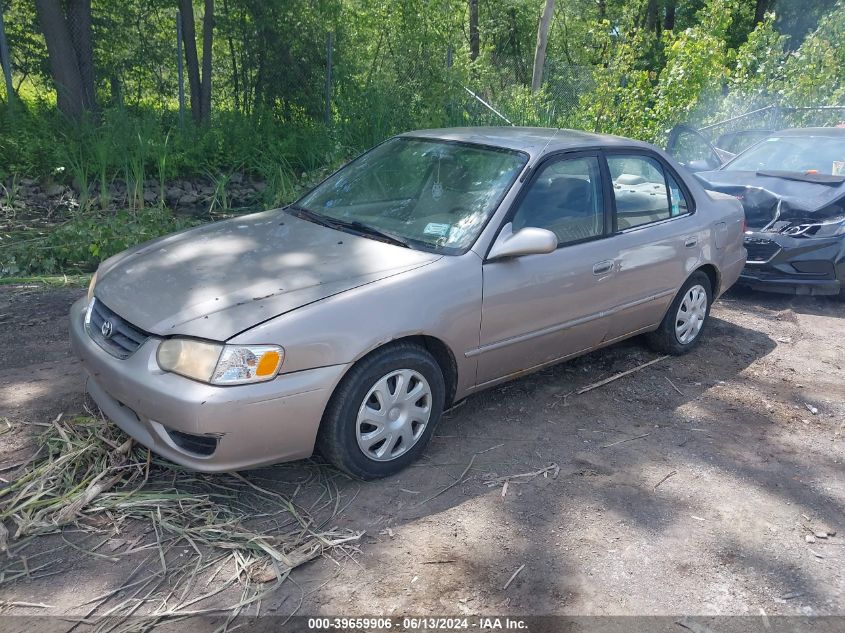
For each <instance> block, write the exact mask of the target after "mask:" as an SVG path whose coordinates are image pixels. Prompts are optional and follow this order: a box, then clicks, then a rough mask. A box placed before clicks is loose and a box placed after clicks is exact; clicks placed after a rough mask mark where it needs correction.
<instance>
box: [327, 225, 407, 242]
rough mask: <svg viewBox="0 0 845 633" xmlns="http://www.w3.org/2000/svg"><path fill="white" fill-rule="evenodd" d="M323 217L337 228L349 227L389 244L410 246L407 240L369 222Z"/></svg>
mask: <svg viewBox="0 0 845 633" xmlns="http://www.w3.org/2000/svg"><path fill="white" fill-rule="evenodd" d="M325 219H326V220H327V221H328V222H330V223H331V224H333V225H335V226H336V227H337V228H342V229H351V230H352V231H355V232H356V233H362V234H363V235H369V236H371V237H377V238H379V239H381V240H384V241H386V242H390V243H391V244H395V245H396V246H404V247H405V248H410V247H411V246H410V244H408V241H407V240H405V239H403V238H401V237H399V236H398V235H394V234H393V233H388V232H387V231H382V230H381V229H377V228H375V227H374V226H370V225H369V224H363V223H362V222H359V221H358V220H339V219H337V218H325Z"/></svg>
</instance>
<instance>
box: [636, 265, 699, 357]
mask: <svg viewBox="0 0 845 633" xmlns="http://www.w3.org/2000/svg"><path fill="white" fill-rule="evenodd" d="M696 285H698V286H701V287H702V288H704V291H705V293H706V294H707V309H706V311H705V316H704V319H703V322H702V325H701V329H700V330H699V331H698V334H696V335H695V337H694V338H693V339H692V340H690V341H687V342H681V341H680V340H679V339H678V335H677V334H676V332H675V324H676V319H677V316H678V309H679V308H680V306H681V302H682V301H683V300H684V297H685V296H686V294H687V293H688V292H689V291H690V289H691V288H692V287H693V286H696ZM712 303H713V289H712V288H711V285H710V277H708V276H707V275H706V274H705V273H703V272H701V271H696V272H694V273H693V274H692V275H690V276H689V279H687V280H686V282H685V283H684V285H683V286H681V289H680V290H679V291H678V294H677V295H675V298H674V300H673V301H672V304H671V305H670V306H669V309H668V310H667V311H666V316H664V317H663V321H662V322H661V323H660V327H658V328H657V329H656V330H655V331H654V332H649V333H648V334H646V337H645V339H646V342H647V343H648V346H649V347H651V348H652V349H653V350H654V351H656V352H661V353H663V354H672V355H673V356H680V355H681V354H686V353H687V352H688V351H690V350H691V349H693V348H694V347H695V346H696V345H698V342H699V341H700V340H701V336H702V334H703V333H704V330H705V329H707V322H708V321H709V318H710V306H711V305H712Z"/></svg>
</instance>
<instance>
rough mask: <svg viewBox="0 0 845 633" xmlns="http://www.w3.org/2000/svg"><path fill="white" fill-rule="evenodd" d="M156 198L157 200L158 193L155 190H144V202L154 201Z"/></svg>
mask: <svg viewBox="0 0 845 633" xmlns="http://www.w3.org/2000/svg"><path fill="white" fill-rule="evenodd" d="M156 200H158V194H157V193H156V192H155V191H153V190H151V189H147V190H146V191H145V192H144V202H155V201H156Z"/></svg>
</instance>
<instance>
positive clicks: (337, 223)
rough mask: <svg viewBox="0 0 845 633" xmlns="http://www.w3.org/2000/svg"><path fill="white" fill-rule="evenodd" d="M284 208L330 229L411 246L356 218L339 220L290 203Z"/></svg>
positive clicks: (391, 234) (406, 246)
mask: <svg viewBox="0 0 845 633" xmlns="http://www.w3.org/2000/svg"><path fill="white" fill-rule="evenodd" d="M286 209H290V210H292V211H294V212H295V213H296V214H298V215H302V216H305V218H306V219H308V220H311V221H312V222H314V223H315V224H320V225H322V226H327V227H329V228H331V229H339V230H345V231H347V232H348V231H353V232H355V233H361V234H362V235H369V236H371V237H376V238H378V239H380V240H382V241H385V242H389V243H391V244H394V245H396V246H402V247H404V248H411V245H410V244H409V243H408V241H407V240H405V239H403V238H401V237H399V236H398V235H394V234H393V233H388V232H387V231H382V230H381V229H377V228H375V227H373V226H370V225H369V224H363V223H362V222H359V221H358V220H340V219H338V218H333V217H329V216H327V215H323V214H321V213H316V212H314V211H311V210H310V209H306V208H305V207H301V206H299V205H297V204H291V205H289V206H288V207H286Z"/></svg>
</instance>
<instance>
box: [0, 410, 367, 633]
mask: <svg viewBox="0 0 845 633" xmlns="http://www.w3.org/2000/svg"><path fill="white" fill-rule="evenodd" d="M44 426H45V427H47V428H46V429H45V431H44V433H43V434H42V435H41V436H40V438H39V448H38V451H37V452H36V454H35V455H34V457H33V458H32V459H31V460H30V461H29V462H28V464H27V465H26V466H24V467H23V468H22V469H21V470H20V471H19V472H18V473H17V476H16V478H15V479H13V480H12V481H10V482H9V483H8V484H7V485H6V486H5V487H3V488H0V552H4V553H3V554H0V557H3V558H5V560H4V561H3V565H2V568H0V587H1V586H3V585H5V584H7V583H12V582H14V581H16V580H18V579H38V578H43V577H46V576H50V575H54V574H60V573H63V572H64V571H66V570H67V568H68V565H67V564H64V567H63V563H66V562H68V559H67V558H65V557H67V556H70V561H72V560H73V558H74V557H78V556H79V555H80V554H82V555H85V556H93V557H95V558H101V559H106V560H112V561H114V562H116V563H117V562H121V563H122V566H123V567H125V568H126V569H127V570H131V572H130V573H129V574H128V575H127V576H126V577H125V578H124V579H123V582H122V583H121V584H120V586H118V587H115V588H114V590H112V591H109V592H108V593H106V594H103V595H101V596H98V597H97V598H95V599H93V600H89V601H87V602H86V603H84V604H82V605H79V608H80V611H81V612H82V614H83V616H85V617H86V618H87V617H92V616H93V617H97V616H102V615H109V616H118V618H117V620H121V619H125V618H127V617H128V616H130V615H133V616H145V617H144V618H143V620H144V621H145V622H146V623H147V624H150V623H154V622H156V621H161V619H162V618H175V617H182V616H186V615H192V614H205V613H208V614H218V615H219V614H221V613H223V614H229V615H232V616H234V615H238V614H240V613H245V612H246V611H245V610H246V609H247V608H248V607H249V608H250V611H251V612H253V613H254V612H257V611H258V609H259V608H260V601H261V600H262V599H264V598H265V597H266V596H268V595H269V593H270V592H271V591H272V590H273V589H275V588H276V587H277V586H278V585H280V584H281V583H282V582H284V581H285V580H286V579H288V576H289V574H290V572H291V571H292V570H293V569H294V568H296V567H298V566H299V565H302V564H303V563H305V562H307V561H310V560H313V559H314V558H317V557H319V556H327V557H331V558H336V557H344V556H349V555H351V554H353V553H354V552H355V551H357V549H356V543H357V542H358V541H359V539H360V537H361V536H362V533H358V532H352V531H350V530H345V529H338V528H336V527H330V526H331V524H332V522H333V521H334V519H335V517H336V516H337V514H338V513H339V511H340V510H341V497H340V494H339V492H338V488H337V485H336V483H335V478H336V477H338V475H337V473H335V472H334V471H329V470H328V469H325V468H322V467H320V466H317V465H305V466H303V465H297V466H295V467H285V466H282V467H277V468H275V469H273V470H272V471H269V472H270V474H271V475H273V476H278V475H281V477H282V479H274V480H273V481H269V480H267V479H263V478H261V476H260V475H259V474H256V473H249V474H247V475H239V474H228V475H201V474H197V473H191V472H188V471H186V470H183V469H181V468H180V467H178V466H176V465H174V464H171V463H168V462H166V461H163V460H159V459H158V458H157V457H156V456H155V455H152V454H151V453H150V452H149V451H148V450H147V449H145V448H143V447H140V446H138V445H137V444H135V443H134V442H133V441H132V440H131V439H129V438H128V437H127V436H126V435H124V434H123V433H122V432H121V431H120V430H119V429H117V428H116V427H115V426H114V425H112V424H109V423H108V422H106V421H104V420H102V419H98V418H96V417H94V416H86V417H77V418H74V419H71V420H63V419H62V418H61V416H60V417H59V418H57V419H56V420H55V421H53V422H52V423H50V424H45V425H44ZM265 474H266V472H265ZM285 475H289V476H290V477H291V480H290V481H286V480H284V476H285ZM271 486H272V488H273V489H272V490H271V489H270V487H271ZM233 592H235V593H238V594H239V599H237V600H235V601H234V603H233V602H232V600H231V595H232V594H233ZM224 597H228V599H224ZM118 600H119V601H118ZM114 620H115V618H112V619H111V620H110V624H109V629H111V628H113V627H114ZM134 622H135V625H137V620H136V621H134Z"/></svg>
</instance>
